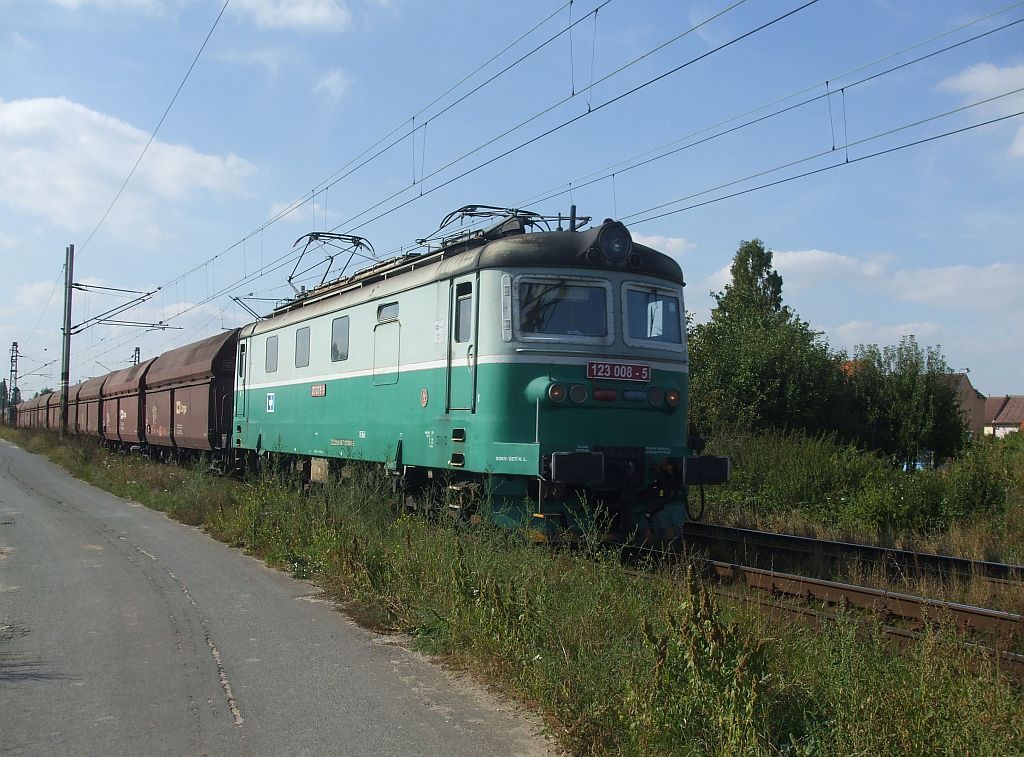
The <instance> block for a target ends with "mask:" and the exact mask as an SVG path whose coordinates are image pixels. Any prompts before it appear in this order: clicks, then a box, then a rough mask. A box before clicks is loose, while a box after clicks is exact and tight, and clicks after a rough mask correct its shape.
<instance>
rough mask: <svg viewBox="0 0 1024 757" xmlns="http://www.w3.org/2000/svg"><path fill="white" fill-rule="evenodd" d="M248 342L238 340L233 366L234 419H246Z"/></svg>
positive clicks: (247, 401) (247, 404) (246, 340)
mask: <svg viewBox="0 0 1024 757" xmlns="http://www.w3.org/2000/svg"><path fill="white" fill-rule="evenodd" d="M248 351H249V340H248V339H239V340H238V360H237V365H236V366H235V368H236V370H235V389H236V390H237V391H236V392H235V417H237V418H243V419H244V418H246V416H247V415H248V412H247V410H248V406H249V393H248V392H247V391H246V390H245V385H246V383H247V382H246V379H247V378H248V376H249V357H250V356H249V354H248Z"/></svg>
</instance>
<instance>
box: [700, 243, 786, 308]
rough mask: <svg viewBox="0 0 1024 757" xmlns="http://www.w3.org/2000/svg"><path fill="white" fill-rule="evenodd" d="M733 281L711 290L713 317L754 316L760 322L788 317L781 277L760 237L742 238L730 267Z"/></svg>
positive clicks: (770, 252) (769, 251)
mask: <svg viewBox="0 0 1024 757" xmlns="http://www.w3.org/2000/svg"><path fill="white" fill-rule="evenodd" d="M729 273H730V275H731V276H732V283H730V284H726V285H725V291H723V292H718V293H717V294H716V293H714V292H712V293H711V296H712V297H714V298H715V302H716V303H717V304H716V307H715V309H714V310H713V311H712V313H711V317H712V319H722V320H727V321H728V320H735V319H742V320H748V319H754V320H759V321H760V322H762V323H768V322H770V321H772V320H775V319H779V318H781V319H782V320H785V319H787V318H789V316H790V315H791V314H790V311H789V308H787V307H784V306H783V304H782V277H781V276H780V275H779V273H778V271H776V270H775V269H773V268H772V251H771V250H769V249H767V248H765V246H764V242H762V241H761V240H760V239H752V240H750V241H749V242H746V241H744V242H741V243H740V247H739V249H738V250H736V256H735V257H734V258H733V261H732V265H731V266H730V267H729Z"/></svg>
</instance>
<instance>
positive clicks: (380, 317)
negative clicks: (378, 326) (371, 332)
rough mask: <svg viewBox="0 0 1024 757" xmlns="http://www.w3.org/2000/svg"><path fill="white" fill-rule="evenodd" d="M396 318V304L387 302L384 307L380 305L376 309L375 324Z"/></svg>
mask: <svg viewBox="0 0 1024 757" xmlns="http://www.w3.org/2000/svg"><path fill="white" fill-rule="evenodd" d="M396 318H398V303H397V302H389V303H388V304H386V305H381V306H380V307H379V308H377V323H382V322H384V321H393V320H395V319H396Z"/></svg>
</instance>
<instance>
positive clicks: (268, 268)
mask: <svg viewBox="0 0 1024 757" xmlns="http://www.w3.org/2000/svg"><path fill="white" fill-rule="evenodd" d="M608 1H610V0H606V2H604V3H602V4H601V5H600V6H598V7H603V6H605V5H607V4H608ZM744 2H746V0H735V1H734V2H733V3H731V4H730V5H728V6H727V7H725V8H724V9H722V10H720V11H717V12H715V13H713V14H712V15H710V16H708V17H707V18H705V19H703V20H702V21H700V22H698V23H695V24H693V25H692V26H690V27H689V28H688V29H687V30H686V31H684V32H682V33H681V34H678V35H676V36H675V37H673V38H672V39H670V40H668V41H666V42H663V43H661V44H659V45H658V46H657V47H656V48H654V50H651V51H647V52H646V53H643V54H641V55H640V56H638V57H637V58H634V59H633V60H632V61H630V62H629V63H627V64H625V65H623V66H620V67H619V68H618V69H616V70H615V71H613V72H612V73H611V74H609V75H606V76H605V77H603V78H602V79H601V80H599V82H597V83H600V82H601V81H605V80H607V79H608V78H610V77H611V76H614V75H616V74H618V73H621V72H622V71H624V70H626V69H627V68H629V67H630V66H632V65H635V64H636V63H638V62H639V61H641V60H643V59H645V58H647V57H649V56H650V54H652V52H654V51H656V50H660V49H663V48H664V47H666V46H667V45H669V44H671V43H672V42H674V41H678V40H679V39H681V38H683V37H685V36H686V35H688V34H690V33H692V32H694V31H696V30H698V29H700V28H701V27H703V26H704V25H706V24H708V23H710V22H711V21H713V20H715V19H717V18H719V17H721V16H722V15H723V14H725V13H727V12H728V11H730V10H732V9H734V8H736V7H738V6H740V5H741V4H743V3H744ZM817 2H818V0H809V1H808V2H805V3H804V4H803V5H802V6H800V7H799V8H797V9H796V10H793V11H789V12H787V13H785V14H783V15H782V16H779V17H776V18H775V19H773V20H772V21H769V22H767V23H764V24H762V25H760V26H759V27H757V28H756V29H754V30H752V31H750V32H747V33H745V34H742V35H740V37H738V38H734V39H733V40H731V41H729V42H727V43H724V44H722V45H719V46H718V47H716V48H715V49H713V50H711V51H708V52H706V53H704V54H702V55H701V56H698V59H700V58H705V57H708V56H709V55H711V54H714V53H715V52H717V51H719V50H721V49H725V48H727V47H729V46H730V45H732V44H734V43H735V42H737V41H739V40H740V39H743V38H746V37H749V36H751V35H752V34H754V33H756V32H758V31H761V30H763V29H765V28H767V27H769V26H771V25H773V24H774V23H777V22H778V21H780V20H782V19H784V18H787V17H789V16H791V15H793V14H794V13H796V12H798V11H799V10H802V9H803V8H806V7H809V6H811V5H814V4H815V3H817ZM585 18H586V16H585V17H583V18H582V19H578V20H577V21H576V22H575V23H580V22H581V21H583V20H585ZM561 33H564V30H563V31H562V32H561ZM694 60H695V59H691V60H690V61H688V62H686V63H684V64H682V65H681V66H677V67H676V68H675V69H673V70H671V71H669V72H666V73H663V74H661V75H659V76H658V77H656V78H655V80H659V79H663V78H665V76H667V75H670V74H671V73H674V72H677V71H679V70H682V69H683V68H685V67H687V66H688V65H690V64H691V63H692V62H694ZM507 68H508V67H506V69H505V70H507ZM492 79H493V77H492ZM650 83H651V81H650V80H649V81H648V82H646V83H644V84H641V85H639V86H637V87H634V88H633V89H632V90H630V91H629V92H627V93H625V94H624V95H620V96H618V97H617V98H615V100H620V99H622V98H623V97H624V96H627V95H630V94H633V93H635V92H637V91H640V90H641V89H643V88H644V87H645V86H647V84H650ZM563 102H564V101H563ZM609 104H611V103H610V102H605V103H602V104H601V105H599V106H597V107H596V108H594V109H593V111H597V110H598V109H600V108H603V107H605V106H607V105H609ZM534 118H535V117H534ZM530 120H532V119H530ZM577 120H579V119H578V117H577V118H573V119H570V120H569V121H567V122H564V123H563V124H562V125H561V126H559V127H557V128H556V129H554V130H552V131H557V130H558V128H564V127H565V126H567V125H569V124H570V123H573V122H575V121H577ZM527 122H528V121H527ZM527 122H523V123H527ZM507 133H509V132H506V133H505V134H503V135H501V136H504V135H507ZM549 133H550V132H549ZM543 136H545V135H540V136H538V137H535V138H533V139H531V140H529V141H528V142H526V143H522V144H520V145H518V146H516V147H514V148H512V149H511V150H509V151H507V152H506V153H503V154H502V155H500V156H497V157H496V158H492V159H490V160H488V161H486V162H484V163H482V164H480V165H478V166H476V167H474V168H472V169H470V170H469V171H466V172H464V173H463V174H460V175H459V176H456V177H454V178H453V179H451V180H449V181H447V182H445V184H442V185H439V186H436V187H433V188H432V189H430V190H427V191H425V192H423V195H426V194H430V193H433V192H434V191H436V190H437V189H440V188H441V187H443V186H446V185H447V184H450V183H452V181H456V180H458V179H459V178H462V177H464V176H466V175H468V174H470V173H472V172H473V171H475V170H479V169H480V168H482V167H484V166H486V165H490V164H491V163H493V162H494V161H495V160H497V159H500V158H501V157H505V156H507V155H509V154H511V153H513V152H515V151H517V150H519V149H522V148H523V147H525V146H526V145H527V144H532V143H534V142H536V141H538V139H540V138H542V137H543ZM499 138H500V137H499ZM491 141H493V140H491ZM480 149H482V148H481V147H477V148H474V149H473V150H470V151H469V152H467V153H465V154H464V155H463V156H461V158H459V159H457V160H456V161H453V163H454V162H458V160H464V159H465V158H466V157H468V156H471V155H472V154H474V153H475V152H477V151H479V150H480ZM449 165H450V164H449ZM447 167H449V166H448V165H446V166H444V167H442V168H441V169H438V170H435V171H434V172H432V173H431V174H429V175H428V177H427V178H430V177H433V176H435V175H437V173H438V172H439V171H441V170H445V168H447ZM421 184H422V179H421ZM331 186H333V184H332V185H331ZM411 186H413V185H409V186H406V187H404V188H403V189H402V190H401V192H404V191H407V190H408V189H409V188H410V187H411ZM401 192H400V193H401ZM400 193H399V194H400ZM310 196H312V193H311V194H310ZM393 198H394V195H392V196H390V197H388V198H385V199H384V200H383V201H381V202H378V203H376V204H375V205H373V206H371V207H370V208H368V209H365V210H363V211H362V212H361V213H360V214H357V216H355V218H358V217H359V215H363V214H365V213H367V212H372V210H374V209H376V208H377V207H379V206H380V205H381V204H383V203H384V202H387V201H389V200H390V199H393ZM413 199H417V198H413ZM411 201H412V200H409V201H406V202H404V203H402V204H401V205H399V206H398V207H396V208H392V209H390V210H389V211H386V212H385V213H383V214H380V215H378V216H376V217H374V218H373V219H370V221H366V222H364V223H363V224H360V226H357V227H356V228H361V227H362V226H363V225H365V224H366V223H369V222H372V221H373V220H377V219H379V218H381V217H383V216H384V215H387V214H390V213H392V212H395V211H396V210H398V209H399V208H401V207H404V206H406V205H408V204H409V202H411ZM279 216H280V214H279ZM351 221H352V219H349V220H347V221H344V222H342V223H341V224H338V225H336V226H334V227H333V230H337V229H339V228H341V227H342V226H344V225H346V224H348V223H351ZM263 228H266V225H264V226H263V227H261V229H263ZM242 241H243V240H239V242H236V243H234V244H233V245H231V246H230V247H228V248H226V249H225V250H223V251H222V252H221V253H218V254H217V255H214V256H213V257H211V258H209V259H207V260H206V261H204V262H202V263H200V264H198V265H197V266H195V267H193V268H192V269H190V270H189V271H187V272H186V273H184V274H182V275H180V276H178V277H176V278H175V279H172V280H171V281H169V282H168V283H166V284H164V285H162V286H163V288H167V287H168V286H169V285H170V284H174V283H176V282H179V281H182V280H183V279H184V278H186V277H187V276H189V275H191V274H193V273H195V272H197V271H199V270H200V269H202V268H203V267H204V266H205V265H207V264H209V263H210V262H211V261H214V260H216V259H217V258H218V257H220V256H221V255H222V254H225V253H227V252H229V251H230V250H231V249H233V248H234V247H236V246H238V245H239V244H241V242H242ZM291 254H292V253H291V251H289V252H286V253H285V254H284V255H282V256H280V257H278V258H275V259H274V260H273V261H271V263H269V264H267V265H264V266H261V268H260V269H258V270H257V271H255V272H254V273H253V274H251V275H249V276H246V277H243V279H239V280H236V281H235V282H232V284H229V285H228V286H227V287H224V288H222V289H220V290H218V291H216V292H214V293H212V294H210V295H208V296H207V297H204V298H201V299H200V300H198V301H197V302H195V303H193V304H191V305H190V306H189V307H187V308H185V309H184V310H183V311H180V312H179V313H176V314H175V315H173V316H170V317H169V318H168V319H167V320H170V319H172V318H177V317H180V316H182V315H185V314H186V313H188V312H191V311H192V310H194V309H195V308H197V307H200V306H202V305H204V304H206V303H207V302H210V301H211V300H213V299H216V298H217V297H219V296H221V295H223V294H225V293H226V292H228V291H231V290H233V289H235V288H237V287H239V286H242V285H244V284H246V283H249V282H250V281H252V280H255V279H257V278H260V277H262V276H263V275H266V274H267V273H271V272H273V271H275V270H278V269H280V268H281V267H283V265H286V264H287V263H286V262H282V261H286V258H287V257H289V256H290V255H291Z"/></svg>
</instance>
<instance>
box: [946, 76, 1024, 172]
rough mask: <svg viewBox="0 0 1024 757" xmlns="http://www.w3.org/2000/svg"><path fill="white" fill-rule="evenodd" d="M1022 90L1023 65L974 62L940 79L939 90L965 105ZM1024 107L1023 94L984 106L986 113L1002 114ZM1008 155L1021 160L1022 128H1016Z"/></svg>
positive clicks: (1023, 153)
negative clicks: (954, 96) (952, 74)
mask: <svg viewBox="0 0 1024 757" xmlns="http://www.w3.org/2000/svg"><path fill="white" fill-rule="evenodd" d="M1021 87H1024V64H1021V65H1018V66H996V65H993V64H992V63H976V64H975V65H973V66H969V67H968V68H966V69H964V70H963V71H961V72H960V73H959V74H957V75H956V76H951V77H949V78H947V79H943V80H942V81H941V82H940V83H939V89H941V90H945V91H947V92H954V93H956V94H960V95H963V96H964V101H965V103H967V102H977V101H978V100H984V99H986V98H989V97H995V96H997V95H1001V94H1003V93H1005V92H1012V91H1013V90H1016V89H1020V88H1021ZM1022 106H1024V93H1017V94H1015V95H1010V96H1009V97H1002V98H1000V99H999V100H996V101H995V102H993V103H991V104H989V105H987V106H985V109H986V111H987V112H989V113H990V114H1005V113H1007V112H1012V111H1017V110H1020V109H1021V107H1022ZM1010 155H1012V156H1014V157H1018V158H1022V157H1024V126H1021V127H1019V128H1018V129H1017V134H1016V136H1015V137H1014V140H1013V143H1012V144H1011V145H1010Z"/></svg>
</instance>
